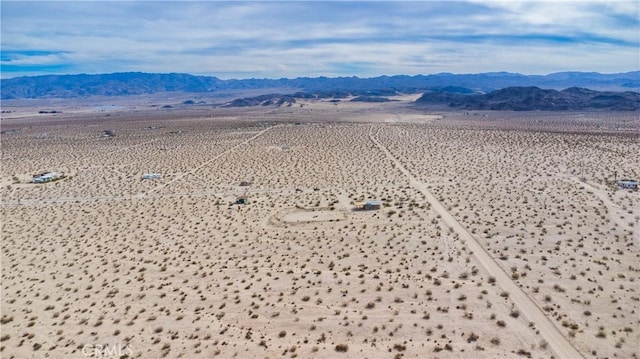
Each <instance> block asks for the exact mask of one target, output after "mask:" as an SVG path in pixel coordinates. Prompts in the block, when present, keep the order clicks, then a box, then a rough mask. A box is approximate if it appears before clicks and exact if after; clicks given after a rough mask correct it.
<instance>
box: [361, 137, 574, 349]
mask: <svg viewBox="0 0 640 359" xmlns="http://www.w3.org/2000/svg"><path fill="white" fill-rule="evenodd" d="M382 128H383V127H377V131H376V133H375V134H374V130H373V129H374V127H371V129H370V131H369V138H370V139H371V141H372V142H373V143H374V144H375V145H376V146H377V147H378V148H379V149H380V150H381V151H382V152H384V154H385V155H386V156H387V157H388V158H389V159H390V160H391V161H393V163H394V164H395V166H396V167H397V168H398V169H399V170H400V171H401V172H402V173H403V174H404V175H405V176H407V178H408V179H409V184H410V186H411V187H413V188H415V189H417V190H418V191H420V192H421V193H422V194H424V195H425V196H426V198H427V201H429V203H430V204H431V208H433V210H434V211H436V213H438V214H439V215H440V216H441V218H442V220H443V221H444V223H446V224H447V225H448V226H449V227H451V228H453V230H454V231H455V232H456V233H457V234H458V235H459V236H460V239H461V240H463V241H464V242H465V243H466V244H467V246H468V247H469V249H470V250H471V251H472V252H473V256H474V258H475V260H476V261H477V262H478V264H479V265H480V266H481V267H482V268H483V269H484V270H485V271H486V272H487V273H488V274H489V275H490V276H493V277H494V278H495V279H496V284H497V285H498V286H500V288H502V289H503V290H504V291H507V292H509V294H510V298H511V300H513V302H514V304H515V305H516V307H517V308H518V309H519V310H520V312H521V314H522V315H523V316H524V317H525V318H527V319H528V320H529V321H530V322H533V323H534V325H535V328H536V329H538V330H539V331H540V335H541V336H542V337H543V338H544V339H545V340H546V341H547V343H548V345H549V348H551V350H552V351H553V352H554V353H555V355H556V357H557V358H562V359H565V358H568V359H573V358H582V357H583V356H582V355H581V354H580V353H579V352H578V351H577V350H576V349H575V348H574V347H573V345H571V343H569V341H568V340H567V338H566V337H565V336H564V335H563V334H562V332H561V331H560V330H559V329H558V328H557V327H556V326H555V325H554V324H553V322H552V321H551V320H550V319H549V318H548V317H547V316H546V315H545V314H544V312H543V311H542V309H541V308H540V307H539V306H538V305H537V304H536V303H535V302H534V301H533V299H531V298H530V297H529V296H528V295H527V294H526V293H525V292H524V291H523V290H522V289H521V288H520V287H519V286H518V284H517V283H515V282H514V281H513V280H512V279H511V277H509V275H507V273H506V272H505V271H504V270H502V268H501V267H500V266H499V265H498V263H497V262H496V261H495V259H493V257H491V255H490V254H489V253H488V252H487V251H486V250H485V249H484V248H483V247H482V245H480V243H479V242H478V241H477V240H476V239H475V237H473V236H472V235H471V233H469V231H467V230H466V229H465V228H464V227H463V226H462V225H461V224H460V223H459V222H458V221H457V220H456V219H455V218H454V217H453V216H452V215H451V213H449V211H447V209H446V208H445V207H444V206H443V205H442V204H441V203H440V201H438V199H437V198H435V197H434V195H433V194H432V193H431V192H430V191H429V188H428V186H427V184H425V183H422V182H420V181H418V180H417V179H416V177H415V176H414V175H413V174H411V172H409V170H407V169H406V168H405V167H404V166H403V165H402V163H400V161H399V160H398V159H397V158H396V157H395V156H394V155H393V154H392V153H391V152H390V151H389V150H388V149H387V148H386V147H385V146H384V145H383V144H382V143H380V142H379V141H378V138H377V135H378V133H379V131H380V130H381V129H382Z"/></svg>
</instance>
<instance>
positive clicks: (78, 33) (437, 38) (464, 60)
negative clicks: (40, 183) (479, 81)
mask: <svg viewBox="0 0 640 359" xmlns="http://www.w3.org/2000/svg"><path fill="white" fill-rule="evenodd" d="M1 10H2V13H1V16H2V25H1V26H2V40H1V45H2V59H1V61H2V62H1V64H2V77H3V78H7V77H15V76H22V75H37V74H68V73H109V72H122V71H144V72H163V73H166V72H184V73H191V74H198V75H213V76H217V77H220V78H225V79H226V78H250V77H256V78H280V77H300V76H309V77H315V76H352V75H355V76H361V77H369V76H378V75H385V74H386V75H393V74H409V75H414V74H429V73H440V72H453V73H478V72H490V71H510V72H520V73H526V74H546V73H551V72H557V71H598V72H624V71H631V70H637V69H638V68H640V20H639V19H640V2H638V1H601V2H600V1H564V2H562V1H561V2H558V1H553V2H551V1H536V2H524V1H504V2H502V1H442V2H434V1H429V2H427V1H423V2H420V1H412V2H404V1H377V2H364V1H355V2H343V1H332V2H297V1H283V2H272V1H261V2H239V1H231V2H217V1H215V2H214V1H212V2H205V1H201V2H189V1H171V2H169V1H138V2H121V1H102V2H67V1H56V2H37V1H2V2H1Z"/></svg>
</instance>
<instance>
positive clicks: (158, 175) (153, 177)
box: [142, 173, 162, 180]
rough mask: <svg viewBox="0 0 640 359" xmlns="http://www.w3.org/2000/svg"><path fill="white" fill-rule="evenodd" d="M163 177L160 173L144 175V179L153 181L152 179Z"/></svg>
mask: <svg viewBox="0 0 640 359" xmlns="http://www.w3.org/2000/svg"><path fill="white" fill-rule="evenodd" d="M160 178H162V175H161V174H160V173H144V174H143V175H142V179H145V180H151V179H160Z"/></svg>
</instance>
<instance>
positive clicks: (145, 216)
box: [0, 98, 640, 358]
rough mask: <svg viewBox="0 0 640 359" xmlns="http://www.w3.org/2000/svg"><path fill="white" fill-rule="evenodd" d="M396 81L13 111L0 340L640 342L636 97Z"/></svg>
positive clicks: (66, 354) (258, 349) (431, 350)
mask: <svg viewBox="0 0 640 359" xmlns="http://www.w3.org/2000/svg"><path fill="white" fill-rule="evenodd" d="M401 100H402V101H398V102H393V103H385V104H362V103H342V102H341V103H338V104H335V103H330V102H323V101H317V102H311V101H310V102H303V103H299V104H297V105H296V106H293V107H289V108H271V107H269V108H260V109H213V108H210V109H208V110H207V111H206V112H205V111H201V110H197V111H195V110H184V111H177V110H171V111H169V110H167V111H164V110H159V109H157V108H154V109H146V110H144V109H139V112H136V111H138V110H135V111H134V110H128V111H127V110H120V109H119V110H117V111H115V110H114V111H113V112H109V113H107V114H105V113H103V112H102V109H100V111H93V112H92V111H87V112H86V113H85V112H83V113H79V112H78V113H69V114H66V113H65V111H64V109H66V107H65V108H63V111H62V113H57V114H44V115H43V114H37V113H33V114H30V115H29V114H28V112H29V109H28V108H25V109H23V110H21V111H23V112H21V113H23V114H24V116H22V115H21V116H15V117H13V118H6V117H4V116H3V120H2V123H1V125H2V131H3V135H2V168H1V172H0V177H1V179H2V187H1V188H0V191H1V192H0V194H1V195H2V204H1V210H2V257H1V260H2V262H1V269H2V301H1V307H0V310H1V313H2V320H1V327H0V331H1V333H0V334H1V344H0V346H1V351H0V355H1V356H2V357H3V358H89V357H90V358H109V357H111V358H120V357H123V356H125V357H135V358H156V357H166V358H178V357H183V358H211V357H220V358H233V357H238V358H247V357H260V358H274V357H301V358H308V357H318V358H338V357H345V358H390V357H397V358H400V357H403V358H424V357H433V358H460V357H469V358H512V357H534V358H549V357H555V358H573V357H585V358H614V357H617V358H637V357H638V356H639V355H640V352H639V351H640V350H639V349H638V343H639V342H640V321H639V319H638V311H639V310H640V302H639V301H640V295H639V290H640V288H639V286H638V283H639V282H638V280H640V278H639V276H638V273H639V271H640V265H639V264H638V257H639V256H640V250H639V249H640V238H639V235H638V233H640V228H639V224H638V223H639V220H638V216H639V212H638V208H639V206H640V195H639V193H638V192H632V191H626V190H625V191H623V190H615V189H614V188H612V187H610V186H608V185H607V182H606V180H607V179H611V178H613V176H614V174H615V175H617V176H618V178H620V177H629V178H636V179H637V178H639V177H640V168H639V167H638V166H637V153H639V152H640V145H639V144H638V141H637V135H638V133H637V128H638V125H640V124H639V123H638V122H639V121H638V116H637V114H630V113H493V112H472V113H467V112H442V113H429V112H426V111H416V110H414V109H410V108H408V107H407V106H406V102H405V101H408V100H410V99H409V98H407V99H401ZM300 105H302V106H300ZM65 106H68V104H66V105H65ZM36 112H37V111H36ZM12 113H13V114H16V113H18V112H12ZM108 114H110V116H107V115H108ZM3 115H4V114H3ZM108 129H111V130H115V134H116V135H115V137H111V138H105V137H102V133H103V131H105V130H108ZM46 170H53V171H63V172H65V173H68V174H70V175H69V176H68V177H67V178H66V179H64V180H62V181H57V182H54V183H48V184H44V185H31V184H25V183H24V182H26V181H27V180H28V178H29V177H30V176H31V175H32V174H34V173H39V172H43V171H46ZM143 173H160V174H162V178H160V179H157V180H142V179H141V176H142V174H143ZM242 181H247V182H250V185H249V186H246V185H245V186H242V185H240V184H241V182H242ZM21 182H22V183H21ZM240 196H246V198H247V200H248V203H247V204H245V205H237V204H235V202H236V199H237V198H238V197H240ZM369 199H376V200H379V201H381V202H382V208H381V209H380V210H373V211H363V210H357V209H355V208H354V205H353V203H354V202H358V201H364V200H369Z"/></svg>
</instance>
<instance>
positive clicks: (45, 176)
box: [31, 172, 62, 183]
mask: <svg viewBox="0 0 640 359" xmlns="http://www.w3.org/2000/svg"><path fill="white" fill-rule="evenodd" d="M60 178H62V175H61V174H59V173H55V172H45V173H40V174H37V175H33V179H32V180H31V182H33V183H47V182H52V181H55V180H58V179H60Z"/></svg>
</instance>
